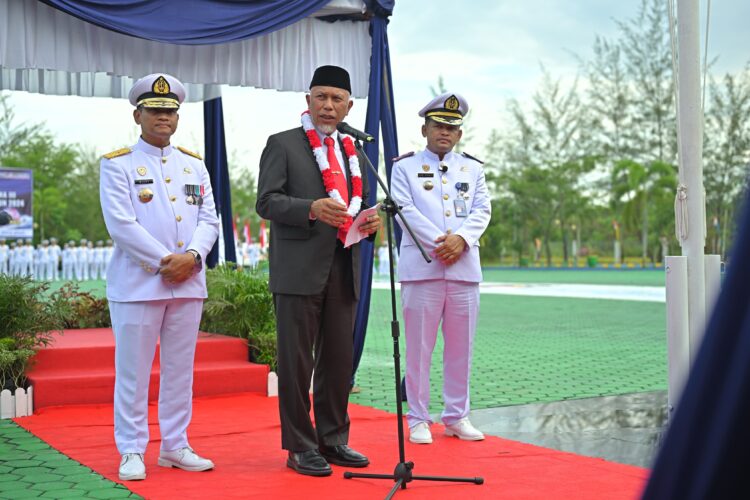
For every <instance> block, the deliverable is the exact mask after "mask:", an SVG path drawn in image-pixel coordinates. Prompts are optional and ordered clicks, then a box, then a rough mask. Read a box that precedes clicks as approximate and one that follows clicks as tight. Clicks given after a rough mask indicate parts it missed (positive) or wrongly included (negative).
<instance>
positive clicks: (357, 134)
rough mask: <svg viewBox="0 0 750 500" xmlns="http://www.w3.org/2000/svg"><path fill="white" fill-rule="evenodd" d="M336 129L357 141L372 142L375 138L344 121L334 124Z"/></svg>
mask: <svg viewBox="0 0 750 500" xmlns="http://www.w3.org/2000/svg"><path fill="white" fill-rule="evenodd" d="M336 130H338V131H339V132H341V133H342V134H346V135H350V136H352V137H354V138H355V139H357V140H358V141H363V142H373V141H374V140H375V138H374V137H373V136H371V135H370V134H366V133H364V132H362V131H361V130H357V129H356V128H354V127H352V126H350V125H349V124H348V123H346V122H341V123H339V124H338V125H336Z"/></svg>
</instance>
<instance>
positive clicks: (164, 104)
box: [136, 97, 180, 109]
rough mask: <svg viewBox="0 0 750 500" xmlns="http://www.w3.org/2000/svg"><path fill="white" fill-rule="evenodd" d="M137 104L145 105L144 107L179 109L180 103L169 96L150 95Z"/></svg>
mask: <svg viewBox="0 0 750 500" xmlns="http://www.w3.org/2000/svg"><path fill="white" fill-rule="evenodd" d="M137 106H143V107H144V108H168V109H178V108H179V107H180V103H179V102H177V100H176V99H170V98H168V97H149V98H146V99H141V100H140V101H138V102H137V103H136V107H137Z"/></svg>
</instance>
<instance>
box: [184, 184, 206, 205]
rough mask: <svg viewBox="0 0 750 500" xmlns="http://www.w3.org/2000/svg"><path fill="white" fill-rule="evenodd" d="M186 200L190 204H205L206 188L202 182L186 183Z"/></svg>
mask: <svg viewBox="0 0 750 500" xmlns="http://www.w3.org/2000/svg"><path fill="white" fill-rule="evenodd" d="M185 194H186V195H187V197H186V198H185V202H186V203H187V204H188V205H198V206H201V205H203V194H204V189H203V186H202V185H200V184H185Z"/></svg>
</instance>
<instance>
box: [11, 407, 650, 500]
mask: <svg viewBox="0 0 750 500" xmlns="http://www.w3.org/2000/svg"><path fill="white" fill-rule="evenodd" d="M150 415H151V417H150V419H149V421H150V422H151V424H152V426H151V439H152V442H151V444H150V445H149V449H148V452H147V453H146V466H147V473H148V478H147V479H146V480H145V481H138V482H128V483H126V485H127V487H128V488H129V489H131V490H132V491H134V492H136V493H138V494H140V495H142V496H144V497H145V498H148V499H174V498H181V499H182V498H185V499H190V498H196V499H197V498H201V499H225V498H274V499H277V498H306V499H308V500H313V499H317V498H321V499H370V498H372V499H377V498H384V497H385V495H386V494H387V493H388V491H389V490H390V488H391V487H392V486H393V483H392V482H391V481H389V480H375V479H344V478H343V477H342V475H343V471H344V470H353V471H357V469H344V468H342V467H337V466H333V470H334V473H333V475H332V476H330V477H325V478H313V477H306V476H301V475H299V474H296V473H295V472H293V471H292V470H291V469H288V468H287V467H286V454H285V453H284V452H283V451H282V450H281V449H280V443H281V438H280V430H279V423H278V422H279V417H278V410H277V400H276V399H275V398H266V397H264V396H261V395H257V394H250V393H243V394H233V395H221V396H209V397H203V398H197V399H196V400H195V401H194V411H193V423H192V425H191V427H190V443H191V445H192V446H193V447H194V448H195V450H196V451H197V452H198V453H200V454H203V455H205V456H207V457H209V458H211V459H212V460H213V461H214V462H215V463H216V469H215V470H213V471H210V472H201V473H190V472H184V471H180V470H177V469H165V468H162V467H159V466H157V465H156V459H157V456H158V450H159V442H158V438H159V436H158V425H156V422H157V420H156V407H155V405H152V406H151V408H150ZM350 416H351V418H352V429H351V437H350V444H351V445H352V447H354V448H355V449H357V450H359V451H362V452H363V453H365V454H366V455H368V456H369V458H370V461H371V464H370V466H369V467H367V468H365V469H359V471H361V472H370V473H384V474H389V473H392V472H393V468H394V467H395V465H396V463H397V462H398V444H397V442H396V433H397V430H396V421H395V418H396V417H395V416H394V415H392V414H389V413H386V412H383V411H380V410H375V409H372V408H368V407H362V406H356V405H351V406H350ZM16 422H17V423H18V424H19V425H21V426H23V427H24V428H26V429H28V430H29V431H31V432H32V433H34V434H35V435H37V436H39V437H40V438H41V439H43V440H44V441H46V442H48V443H49V444H50V445H52V446H53V447H55V448H56V449H58V450H60V451H61V452H63V453H65V454H66V455H68V456H70V457H71V458H73V459H75V460H77V461H79V462H81V463H83V464H85V465H87V466H89V467H91V468H92V469H94V470H96V471H98V472H99V473H101V474H103V475H104V476H106V477H107V478H109V479H112V480H113V481H117V466H118V461H119V457H118V455H117V451H116V449H115V445H114V440H113V437H112V406H111V405H80V406H66V407H54V408H45V409H42V410H41V411H38V412H37V414H36V415H34V416H32V417H25V418H21V419H17V420H16ZM433 435H434V438H435V440H434V442H433V444H431V445H413V444H411V443H409V442H408V441H407V442H406V459H407V460H411V461H414V462H415V464H416V465H415V469H414V474H417V475H448V476H469V477H474V476H481V477H484V480H485V483H484V484H483V485H479V486H478V485H474V484H464V483H444V482H432V481H413V482H411V483H409V484H408V485H407V489H406V490H400V491H399V492H397V493H396V496H395V498H403V499H438V498H446V499H447V498H451V499H452V498H460V497H473V498H476V499H485V498H487V499H490V498H491V499H495V498H504V499H555V500H560V499H576V500H583V499H592V500H593V499H595V500H603V499H635V498H637V497H638V496H639V494H640V492H641V489H642V487H643V485H644V483H645V480H646V478H647V475H648V471H647V470H646V469H641V468H638V467H632V466H627V465H619V464H615V463H611V462H606V461H604V460H601V459H595V458H587V457H581V456H578V455H573V454H570V453H563V452H558V451H554V450H549V449H545V448H539V447H536V446H531V445H526V444H521V443H517V442H513V441H508V440H504V439H500V438H495V437H488V438H487V439H486V440H485V441H481V442H464V441H459V440H458V439H455V438H447V437H445V436H443V434H442V427H441V426H434V427H433Z"/></svg>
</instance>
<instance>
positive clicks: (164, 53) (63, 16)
mask: <svg viewBox="0 0 750 500" xmlns="http://www.w3.org/2000/svg"><path fill="white" fill-rule="evenodd" d="M394 3H395V2H394V0H366V2H363V1H361V0H333V1H329V0H262V1H261V0H256V1H254V2H238V1H237V0H181V2H180V3H179V6H180V8H181V9H182V10H181V11H178V12H167V11H166V7H165V6H166V5H169V6H170V7H171V6H174V5H176V4H177V2H174V3H171V2H169V3H168V2H143V1H142V0H39V1H35V0H23V1H18V0H0V90H22V91H29V92H36V93H43V94H54V95H77V96H84V97H90V96H98V97H122V98H124V97H126V96H127V93H128V91H129V89H130V87H131V86H132V81H133V79H134V78H139V77H141V76H143V75H146V74H150V73H155V72H168V73H171V74H173V75H174V76H176V77H178V78H179V79H180V80H181V81H182V82H183V83H185V85H186V90H187V99H188V100H189V101H206V102H204V123H205V133H206V136H205V137H206V140H205V143H206V144H205V156H206V159H205V162H206V166H207V168H208V170H209V175H210V176H211V185H212V187H213V190H214V200H215V201H216V207H217V211H218V213H219V215H220V220H221V221H222V224H223V227H224V228H229V227H231V225H232V220H233V219H232V212H231V191H230V189H229V174H228V165H227V155H226V147H225V145H224V124H223V110H222V104H221V99H214V98H215V97H218V95H219V87H218V85H219V84H230V85H242V86H250V87H257V88H265V89H277V90H286V91H307V90H308V84H309V78H310V76H311V75H312V74H313V72H314V70H315V68H316V67H318V66H321V65H324V64H335V65H339V66H342V67H345V68H347V69H348V70H349V73H350V75H351V83H352V95H353V96H354V97H368V106H367V119H366V123H365V130H366V131H367V133H369V134H370V135H372V136H374V137H375V141H374V142H372V143H368V144H367V145H365V152H366V155H367V157H368V158H369V160H370V162H372V163H373V164H374V165H378V151H379V145H380V142H381V135H380V132H381V127H382V142H383V150H384V152H385V156H386V161H385V163H386V169H387V171H388V172H390V168H391V166H392V161H391V160H390V158H393V157H395V156H398V145H397V139H396V121H395V111H394V105H393V88H392V77H391V70H390V55H389V43H388V36H387V25H388V17H389V16H390V15H391V14H392V12H393V7H394ZM46 4H49V5H53V6H54V7H51V6H49V5H46ZM365 5H366V6H367V8H365ZM238 13H239V14H238ZM157 14H161V16H159V15H157ZM132 16H137V17H138V19H139V20H135V19H133V18H132ZM323 16H329V17H327V18H326V19H321V17H323ZM330 16H333V19H332V18H331V17H330ZM342 17H343V19H342ZM82 19H83V20H82ZM334 20H335V21H336V22H331V21H334ZM295 21H296V22H295ZM352 21H354V22H352ZM356 21H366V22H356ZM167 25H168V26H167ZM126 33H129V34H126ZM131 35H133V36H131ZM165 40H166V41H165ZM366 175H367V176H368V179H369V183H370V185H371V186H375V185H376V182H375V178H374V174H373V173H372V172H368V173H367V174H366ZM376 196H377V190H376V189H371V191H370V195H369V197H368V199H367V200H366V202H367V203H368V204H369V205H374V204H375V201H376ZM222 243H223V244H224V250H225V252H224V254H225V256H226V259H227V260H230V261H234V260H235V258H234V255H235V252H234V238H233V235H232V232H231V231H225V232H224V238H223V240H222ZM361 245H362V247H363V248H362V262H361V263H362V266H361V270H360V275H361V280H360V281H361V284H362V285H361V290H360V300H359V303H358V306H357V313H356V324H355V331H354V350H355V359H354V366H353V371H352V373H356V368H357V364H358V363H359V358H360V356H361V353H362V348H363V346H364V337H365V332H366V328H367V317H368V314H369V303H370V285H371V282H372V260H373V244H372V242H369V241H363V242H362V243H361ZM219 246H220V243H218V242H217V245H216V246H214V250H212V252H211V254H210V255H209V256H208V258H207V259H206V260H207V262H208V263H209V265H211V263H215V262H216V257H217V255H218V253H219ZM352 382H353V378H352Z"/></svg>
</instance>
